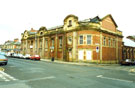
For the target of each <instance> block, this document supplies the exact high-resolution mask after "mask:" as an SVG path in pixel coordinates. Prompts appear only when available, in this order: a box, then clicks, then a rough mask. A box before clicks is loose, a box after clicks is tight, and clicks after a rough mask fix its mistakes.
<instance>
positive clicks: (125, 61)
mask: <svg viewBox="0 0 135 88" xmlns="http://www.w3.org/2000/svg"><path fill="white" fill-rule="evenodd" d="M120 64H121V65H133V64H134V61H133V60H131V59H123V60H122V61H121V62H120Z"/></svg>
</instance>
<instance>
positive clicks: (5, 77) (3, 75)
mask: <svg viewBox="0 0 135 88" xmlns="http://www.w3.org/2000/svg"><path fill="white" fill-rule="evenodd" d="M0 78H2V79H3V80H5V81H10V80H14V81H15V80H18V79H16V78H14V77H12V76H10V75H8V74H7V73H5V72H3V71H0Z"/></svg>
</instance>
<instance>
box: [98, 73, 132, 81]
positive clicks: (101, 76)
mask: <svg viewBox="0 0 135 88" xmlns="http://www.w3.org/2000/svg"><path fill="white" fill-rule="evenodd" d="M97 77H98V78H103V79H110V80H117V81H124V82H133V81H130V80H123V79H117V78H110V77H104V76H103V75H98V76H97Z"/></svg>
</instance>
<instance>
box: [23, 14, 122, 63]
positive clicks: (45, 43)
mask: <svg viewBox="0 0 135 88" xmlns="http://www.w3.org/2000/svg"><path fill="white" fill-rule="evenodd" d="M33 30H34V29H32V31H27V30H26V31H24V33H23V34H22V39H21V41H22V53H23V54H26V53H28V54H31V55H33V54H39V55H40V56H41V58H43V59H44V58H48V59H51V58H52V57H54V58H55V59H58V60H64V61H86V62H98V63H118V61H120V59H122V38H123V36H122V32H121V31H119V30H117V25H116V23H115V21H114V19H113V18H112V16H111V15H107V16H106V17H104V18H102V19H100V18H99V17H98V18H96V17H95V18H93V19H91V20H83V21H78V17H77V16H74V15H68V16H67V17H66V18H65V19H64V25H62V26H57V27H53V28H50V29H46V28H45V27H41V28H40V29H39V30H37V31H34V32H33ZM97 47H98V48H99V52H98V53H97V52H96V48H97Z"/></svg>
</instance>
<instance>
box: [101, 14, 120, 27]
mask: <svg viewBox="0 0 135 88" xmlns="http://www.w3.org/2000/svg"><path fill="white" fill-rule="evenodd" d="M107 17H110V18H111V19H112V21H113V22H114V25H115V26H116V27H118V25H117V24H116V22H115V21H114V19H113V17H112V15H111V14H108V15H106V16H105V17H103V18H102V19H101V20H104V19H105V18H107Z"/></svg>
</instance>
